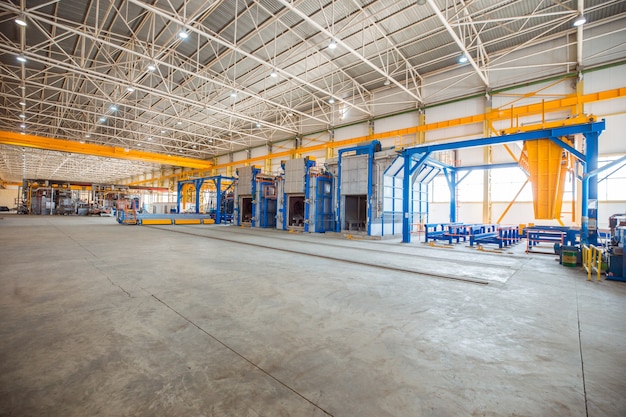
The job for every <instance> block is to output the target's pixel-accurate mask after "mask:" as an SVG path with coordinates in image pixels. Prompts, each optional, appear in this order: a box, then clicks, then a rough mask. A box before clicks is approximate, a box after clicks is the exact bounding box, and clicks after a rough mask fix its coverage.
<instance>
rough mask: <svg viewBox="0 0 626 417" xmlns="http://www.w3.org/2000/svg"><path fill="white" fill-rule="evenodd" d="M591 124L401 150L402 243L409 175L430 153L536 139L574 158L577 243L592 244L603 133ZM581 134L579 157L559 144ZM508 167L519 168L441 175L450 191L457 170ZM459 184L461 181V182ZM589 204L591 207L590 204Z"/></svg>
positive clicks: (600, 125) (407, 232)
mask: <svg viewBox="0 0 626 417" xmlns="http://www.w3.org/2000/svg"><path fill="white" fill-rule="evenodd" d="M591 120H592V121H591V122H590V123H583V124H576V125H571V126H563V127H556V128H551V129H540V130H534V131H529V132H523V133H515V134H511V135H502V136H495V137H489V138H482V139H472V140H467V141H461V142H454V143H440V144H432V145H421V146H416V147H412V148H406V149H404V150H402V152H401V156H402V158H403V160H404V166H403V170H404V172H403V174H404V175H403V187H402V212H403V216H402V241H403V242H404V243H409V242H410V241H411V220H410V219H411V214H412V207H411V198H410V196H411V190H412V187H413V174H414V173H415V172H416V171H418V170H419V169H420V168H421V167H422V166H423V165H424V164H425V163H427V162H432V159H431V158H430V155H431V154H432V153H433V152H440V151H448V150H455V149H464V148H472V147H481V146H491V145H502V144H505V143H510V142H517V141H531V140H539V139H550V140H551V141H552V142H554V143H556V144H557V145H559V146H561V147H562V148H563V149H564V150H566V151H568V152H570V153H571V154H572V155H574V156H575V157H576V158H577V159H578V161H579V162H580V163H581V164H582V167H583V177H582V178H580V179H581V180H582V181H583V185H582V195H581V200H582V216H581V241H582V242H583V243H591V244H596V243H597V240H598V231H597V219H598V209H597V201H598V181H597V178H596V175H595V174H594V175H590V174H591V173H594V172H595V171H596V170H597V168H598V137H599V136H600V133H602V131H603V130H604V129H605V122H604V120H602V121H599V122H598V121H593V119H591ZM575 134H582V135H584V137H585V140H586V142H585V145H586V146H585V148H586V152H585V153H584V154H583V153H581V152H579V151H577V150H576V149H574V148H573V147H571V146H570V145H568V144H566V143H565V142H563V141H562V140H561V139H560V138H561V137H563V136H569V135H575ZM505 166H506V167H510V166H519V165H518V164H517V163H513V164H493V165H480V166H470V167H452V166H449V165H448V166H445V168H444V173H445V175H446V179H447V181H448V186H449V187H450V188H451V190H453V189H454V187H456V186H457V185H458V183H459V182H460V180H458V179H457V172H458V171H461V170H468V169H469V170H473V169H493V168H502V167H505ZM461 180H462V179H461ZM590 203H591V204H590ZM450 221H451V222H455V221H456V200H455V196H454V192H452V193H451V198H450Z"/></svg>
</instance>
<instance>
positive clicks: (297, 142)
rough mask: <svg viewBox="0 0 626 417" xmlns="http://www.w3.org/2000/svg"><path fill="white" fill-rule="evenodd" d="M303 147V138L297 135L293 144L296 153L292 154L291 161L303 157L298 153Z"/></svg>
mask: <svg viewBox="0 0 626 417" xmlns="http://www.w3.org/2000/svg"><path fill="white" fill-rule="evenodd" d="M301 147H302V136H300V135H296V137H295V139H294V143H293V149H294V150H295V152H293V153H292V154H291V159H298V158H301V157H302V153H301V152H298V149H300V148H301Z"/></svg>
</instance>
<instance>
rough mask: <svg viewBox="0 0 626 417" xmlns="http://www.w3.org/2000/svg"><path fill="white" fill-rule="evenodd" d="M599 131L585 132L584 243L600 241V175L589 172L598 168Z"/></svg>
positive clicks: (582, 226)
mask: <svg viewBox="0 0 626 417" xmlns="http://www.w3.org/2000/svg"><path fill="white" fill-rule="evenodd" d="M598 136H599V134H598V132H592V133H587V134H585V145H586V146H585V149H586V153H585V160H586V163H585V166H584V177H583V178H584V179H583V184H582V198H581V200H582V213H581V214H582V216H581V225H580V240H581V241H582V242H583V243H589V244H592V245H596V244H597V243H598V177H597V176H596V175H593V176H591V177H587V174H588V173H590V172H592V171H595V170H596V169H597V168H598Z"/></svg>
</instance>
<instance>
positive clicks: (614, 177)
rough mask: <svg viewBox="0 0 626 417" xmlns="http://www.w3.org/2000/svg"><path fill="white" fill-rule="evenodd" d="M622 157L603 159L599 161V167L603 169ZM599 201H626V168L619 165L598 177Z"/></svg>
mask: <svg viewBox="0 0 626 417" xmlns="http://www.w3.org/2000/svg"><path fill="white" fill-rule="evenodd" d="M621 157H623V156H615V157H602V158H600V159H599V160H598V167H602V166H604V165H606V164H608V163H610V162H613V161H615V160H616V159H619V158H621ZM598 200H604V201H624V200H626V166H621V167H620V166H619V165H618V166H616V167H613V168H609V169H607V170H606V171H603V172H601V173H600V174H599V175H598Z"/></svg>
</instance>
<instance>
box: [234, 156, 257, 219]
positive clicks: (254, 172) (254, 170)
mask: <svg viewBox="0 0 626 417" xmlns="http://www.w3.org/2000/svg"><path fill="white" fill-rule="evenodd" d="M260 173H261V168H257V167H252V170H251V174H252V178H250V181H251V197H252V216H251V219H250V227H254V226H255V225H256V222H255V220H254V218H255V213H256V205H257V203H256V191H257V190H256V177H257V175H259V174H260ZM246 195H247V194H246ZM237 197H239V196H237ZM235 218H236V219H237V226H241V208H240V207H239V202H237V204H235Z"/></svg>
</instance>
